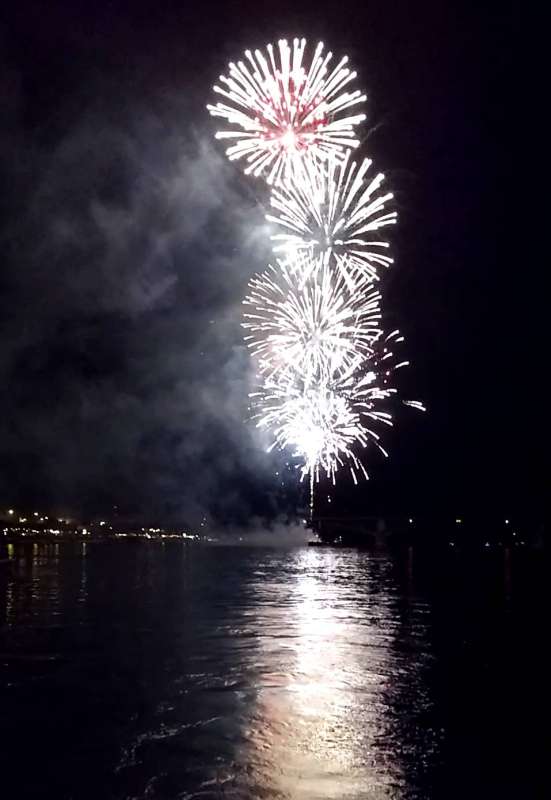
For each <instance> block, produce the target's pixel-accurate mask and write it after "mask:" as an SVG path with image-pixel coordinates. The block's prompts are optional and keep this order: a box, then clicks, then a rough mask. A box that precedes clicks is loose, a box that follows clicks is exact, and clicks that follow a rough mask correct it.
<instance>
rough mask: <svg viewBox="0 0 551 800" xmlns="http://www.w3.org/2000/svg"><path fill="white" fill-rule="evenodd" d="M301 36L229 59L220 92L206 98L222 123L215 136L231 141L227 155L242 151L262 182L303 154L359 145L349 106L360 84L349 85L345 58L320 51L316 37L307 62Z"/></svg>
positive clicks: (358, 99)
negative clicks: (224, 124) (224, 127)
mask: <svg viewBox="0 0 551 800" xmlns="http://www.w3.org/2000/svg"><path fill="white" fill-rule="evenodd" d="M305 51H306V39H294V40H293V45H292V47H290V46H289V44H288V43H287V41H286V40H285V39H282V40H280V41H279V42H278V46H277V49H276V48H274V47H273V46H272V45H271V44H269V45H268V46H267V47H266V51H265V52H263V51H262V50H255V51H254V54H253V53H252V52H251V51H250V50H246V51H245V58H246V61H238V62H237V64H235V63H230V64H229V77H226V76H225V75H221V76H220V85H219V86H218V85H217V86H214V91H215V92H216V94H218V95H221V96H222V98H223V100H222V101H219V102H217V103H216V104H215V105H210V104H209V105H208V106H207V108H208V110H209V112H210V113H211V114H212V115H213V116H215V117H221V118H222V119H224V120H225V121H226V122H227V124H228V125H229V129H228V130H221V131H219V132H218V133H217V134H216V137H217V138H218V139H225V140H229V141H231V142H233V143H232V144H231V145H230V147H228V148H227V150H226V154H227V156H228V158H229V159H230V160H234V159H244V160H245V161H246V164H247V166H246V168H245V172H246V173H247V174H250V173H252V174H253V175H255V176H258V175H264V176H265V177H266V179H267V181H268V183H274V182H276V181H278V180H279V179H280V178H281V176H282V175H283V174H284V173H286V174H289V172H290V171H293V169H294V168H295V167H296V166H297V164H299V163H302V162H304V161H305V160H306V161H311V162H315V161H318V160H325V159H327V158H328V157H331V158H333V159H338V158H340V157H342V155H343V154H344V153H345V152H346V151H347V150H348V149H350V148H353V147H356V146H357V145H358V143H359V142H358V139H356V137H355V133H354V126H355V125H357V124H358V123H360V122H361V121H362V120H363V119H365V115H364V114H361V113H355V114H354V113H352V114H348V115H347V113H346V112H348V110H349V109H351V108H352V107H354V106H357V105H358V104H360V103H362V102H363V101H364V100H365V95H363V94H361V92H360V91H359V90H354V91H348V87H349V85H350V84H351V83H353V81H354V80H355V78H356V73H355V72H353V71H351V70H350V69H349V67H348V66H347V64H348V58H347V56H345V57H344V58H342V59H341V60H340V61H339V62H338V64H337V65H336V66H334V67H333V68H331V67H330V66H329V64H330V62H331V60H332V57H333V56H332V53H330V52H328V53H326V54H324V45H323V42H320V43H319V44H318V45H317V47H316V49H315V51H314V55H313V57H312V60H311V62H310V63H309V64H308V60H307V57H306V56H305Z"/></svg>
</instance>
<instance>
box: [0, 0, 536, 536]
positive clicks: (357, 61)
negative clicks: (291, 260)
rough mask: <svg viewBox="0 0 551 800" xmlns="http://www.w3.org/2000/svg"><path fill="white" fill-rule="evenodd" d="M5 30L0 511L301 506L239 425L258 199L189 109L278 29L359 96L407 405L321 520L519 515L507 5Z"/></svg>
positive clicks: (527, 475) (523, 382)
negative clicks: (389, 210) (403, 342)
mask: <svg viewBox="0 0 551 800" xmlns="http://www.w3.org/2000/svg"><path fill="white" fill-rule="evenodd" d="M469 5H470V4H469ZM6 9H7V13H6ZM2 13H3V15H4V16H3V20H2V21H1V24H0V71H1V73H0V75H1V77H0V89H1V95H2V114H1V123H0V153H1V156H0V157H1V170H0V181H1V186H0V215H1V219H0V223H1V227H0V244H1V248H2V267H1V271H0V380H1V388H0V391H1V412H2V413H1V417H0V502H1V503H3V504H7V503H10V504H18V503H20V504H29V503H32V504H41V507H50V508H56V509H68V510H74V511H79V512H82V513H96V512H103V511H106V510H109V509H110V508H111V507H112V506H113V505H114V504H117V505H118V506H119V508H121V509H123V510H124V511H125V513H128V514H134V515H137V516H141V517H143V518H144V519H145V518H155V517H160V518H183V519H187V518H191V517H193V516H196V515H198V514H202V513H203V511H206V512H208V513H209V514H210V515H212V516H214V517H215V518H216V519H218V520H239V521H242V520H246V519H247V518H249V517H251V516H252V515H268V516H276V515H278V514H279V513H283V512H285V511H286V510H287V509H288V508H289V506H292V505H293V503H295V504H296V503H297V502H298V501H299V500H300V498H299V497H298V496H297V494H296V493H294V492H293V491H292V490H291V489H290V488H288V489H285V488H283V489H280V488H277V484H278V481H277V479H276V477H275V475H274V472H275V471H278V470H279V469H280V467H281V459H280V458H277V457H270V456H267V455H266V454H265V453H264V452H263V449H262V448H261V447H260V443H259V441H258V438H257V437H256V434H255V432H254V430H253V429H252V427H251V426H250V425H247V424H245V423H244V420H245V417H246V413H247V412H246V405H247V392H248V391H249V388H250V385H251V374H250V364H249V359H248V355H247V353H246V352H245V349H244V347H243V345H242V342H241V331H240V327H239V322H240V301H241V297H242V296H243V294H244V291H245V287H246V284H247V280H248V279H249V277H250V276H251V275H252V274H253V272H255V271H256V270H260V269H262V268H263V267H264V266H265V264H266V263H267V260H268V258H269V250H268V243H267V236H266V230H265V223H264V217H263V215H264V211H265V205H266V201H267V194H266V190H265V187H264V184H263V183H262V182H255V181H253V180H251V179H250V178H246V177H243V176H242V175H241V173H240V171H239V168H238V166H237V165H235V164H229V163H228V162H227V161H226V159H225V158H224V156H223V151H222V148H221V147H220V145H219V143H216V142H215V141H214V139H213V135H212V134H213V132H214V130H215V128H216V122H215V121H213V120H212V119H211V118H210V117H209V116H208V114H207V111H206V109H205V104H206V103H207V102H208V101H209V99H210V94H209V93H210V87H211V85H212V84H213V83H214V81H215V80H216V78H217V77H218V75H219V74H220V73H221V72H223V71H225V66H226V64H227V62H228V60H230V59H232V58H236V57H238V56H239V54H240V53H241V51H242V50H243V49H244V48H246V47H256V46H261V45H264V44H266V43H267V42H268V41H270V40H271V41H273V40H276V39H277V38H280V37H282V36H286V37H287V38H292V37H293V36H295V35H299V36H306V37H307V38H309V39H311V40H314V39H317V38H318V37H319V38H322V39H323V40H324V41H325V42H326V44H327V46H328V47H330V48H331V49H332V50H333V51H334V52H335V54H340V53H342V52H345V53H348V55H349V56H350V58H351V60H352V62H353V64H354V65H355V66H356V68H357V69H358V72H359V74H360V84H361V85H362V87H365V89H366V91H367V94H368V103H367V114H368V121H367V124H366V125H365V126H364V134H365V140H364V142H363V144H362V151H361V152H362V153H364V154H368V155H369V156H370V157H372V158H373V159H374V160H375V163H376V166H377V168H379V169H381V170H383V171H384V172H385V174H386V175H387V180H388V181H389V183H390V185H391V186H392V189H393V191H394V193H395V196H396V202H397V206H398V211H399V215H400V224H399V226H398V228H399V230H397V231H396V234H395V235H394V234H393V243H394V255H395V258H396V263H395V266H394V267H393V268H392V270H391V271H390V272H389V273H388V274H387V275H386V277H385V279H384V283H383V291H384V298H385V300H384V308H385V311H386V318H387V321H388V323H389V324H390V325H392V326H393V327H396V326H399V327H400V328H401V329H402V330H403V332H404V333H405V335H406V338H407V355H408V357H409V358H410V359H411V360H412V362H413V364H414V368H412V369H411V370H410V371H409V374H408V375H407V376H406V378H405V381H404V383H405V387H404V388H405V390H406V391H405V394H407V395H408V396H410V397H419V398H422V399H423V400H424V402H425V403H426V405H427V406H428V409H429V412H428V414H426V415H421V414H417V413H415V412H412V411H408V410H404V413H403V414H402V415H401V416H400V418H399V419H398V423H397V426H396V429H395V430H394V431H393V432H392V433H391V435H390V436H389V437H388V438H387V443H388V447H389V449H390V453H391V457H390V459H389V460H388V461H385V460H384V459H382V457H380V456H379V455H378V453H377V451H375V450H373V452H372V453H370V454H369V457H368V458H367V462H368V464H369V465H370V473H371V481H370V482H369V483H368V484H364V485H362V486H360V487H359V488H355V489H354V488H353V487H351V485H350V483H349V481H348V479H346V480H345V482H344V483H343V484H341V486H340V487H339V488H338V490H337V491H336V492H335V493H334V503H333V505H332V509H334V510H339V511H340V510H342V511H345V510H347V509H348V510H353V511H361V512H362V513H370V512H371V511H377V512H378V511H385V512H386V513H394V512H398V511H400V512H401V511H403V512H410V511H411V512H416V511H418V510H424V511H430V510H432V509H440V510H442V509H445V510H449V511H450V513H453V514H457V513H463V514H465V513H468V512H471V511H473V512H479V511H485V512H486V511H487V512H493V511H499V513H501V512H502V511H507V512H510V511H512V510H518V511H523V510H525V509H530V510H534V509H535V510H536V512H537V513H539V512H538V509H541V508H542V507H543V498H544V484H545V482H546V480H547V474H548V473H547V471H546V470H545V469H544V458H543V455H542V451H543V446H542V440H543V438H544V437H543V434H544V431H545V430H546V427H547V426H546V425H545V424H544V419H543V400H542V399H541V385H540V386H539V388H538V384H539V383H540V375H541V372H542V365H543V367H544V365H545V362H546V358H545V356H544V353H543V348H544V344H543V340H542V334H541V331H540V329H539V314H538V313H537V311H536V309H537V307H538V305H539V302H540V301H539V299H538V298H537V297H535V296H534V292H535V290H534V287H533V285H531V279H530V274H531V272H532V271H537V270H539V269H540V267H539V266H538V265H534V264H533V263H532V264H528V263H526V256H523V251H524V241H525V240H526V238H527V237H528V236H529V235H530V231H529V230H527V229H524V228H522V227H521V226H520V225H519V222H518V204H519V198H520V197H522V192H523V191H526V189H525V188H524V189H523V187H522V186H521V182H522V180H523V178H522V174H523V164H522V157H523V153H522V152H520V153H519V152H518V150H517V148H516V136H517V130H518V127H519V121H518V120H519V118H520V117H521V116H522V108H521V107H519V101H518V95H517V93H516V90H515V82H514V81H513V75H515V76H516V77H518V71H517V70H518V67H517V66H516V65H515V64H514V62H515V61H516V60H517V59H518V54H515V50H514V48H513V47H512V42H513V35H514V30H515V23H514V20H513V16H512V13H510V12H509V11H508V8H507V4H501V5H500V6H499V11H498V12H497V13H490V12H484V11H483V12H481V11H480V10H479V9H478V10H476V11H475V10H472V11H471V10H468V8H467V7H466V4H462V3H457V4H453V3H411V2H399V3H393V2H385V3H380V2H378V3H376V2H372V3H370V2H357V3H355V2H348V3H331V4H325V3H316V4H307V3H300V2H295V3H284V2H279V3H264V2H256V3H254V4H253V3H249V2H240V3H218V4H214V3H209V2H202V3H196V4H191V3H181V2H177V3H176V2H175V3H159V2H156V3H143V2H141V3H139V2H136V3H128V4H127V3H102V2H97V3H84V2H75V0H73V1H72V2H70V3H65V4H62V3H55V2H53V3H38V2H37V3H26V2H19V3H7V5H6V7H5V8H4V11H3V12H2ZM0 19H1V18H0ZM536 294H537V292H536ZM326 488H327V487H325V486H323V487H321V488H320V495H325V494H326V491H325V489H326Z"/></svg>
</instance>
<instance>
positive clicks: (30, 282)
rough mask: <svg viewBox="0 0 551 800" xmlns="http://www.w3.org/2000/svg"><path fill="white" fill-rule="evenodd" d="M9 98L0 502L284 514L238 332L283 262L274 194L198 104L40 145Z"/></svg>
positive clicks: (87, 127) (94, 118) (80, 127)
mask: <svg viewBox="0 0 551 800" xmlns="http://www.w3.org/2000/svg"><path fill="white" fill-rule="evenodd" d="M10 87H11V95H12V99H11V101H10V103H9V104H8V108H9V109H10V111H11V113H10V114H7V116H6V118H5V120H4V123H3V124H4V127H3V130H2V133H1V141H0V143H1V146H2V152H3V154H4V158H3V164H2V176H1V179H2V197H3V203H4V207H3V209H2V211H3V217H4V220H5V222H4V225H3V228H2V231H1V244H2V251H3V260H4V265H3V270H2V277H1V281H2V287H1V288H2V293H1V295H2V300H1V304H2V305H1V330H0V336H1V342H0V378H1V382H2V395H3V397H2V407H3V413H2V419H1V421H0V447H1V450H2V458H1V461H0V496H1V497H2V499H3V500H5V502H12V503H17V502H20V503H23V502H25V503H28V502H33V503H34V502H36V503H47V504H48V505H50V506H51V505H53V506H55V507H57V508H62V507H68V508H70V509H75V510H82V511H85V512H96V511H98V512H99V511H103V512H105V511H108V510H109V509H111V508H112V506H114V505H117V506H118V507H119V510H120V513H127V514H129V515H132V514H137V515H142V516H151V517H152V518H153V517H158V516H159V515H161V517H163V518H165V517H166V518H170V519H173V518H182V519H185V520H190V521H193V520H194V519H197V518H199V517H201V518H202V517H203V516H204V515H207V516H208V515H211V516H212V517H213V518H214V519H215V520H216V521H217V522H218V523H220V524H223V523H225V522H232V523H234V524H236V523H241V522H243V521H244V520H247V519H249V518H250V517H251V516H252V515H254V514H257V515H258V514H261V515H267V516H270V515H275V514H277V513H279V512H280V511H281V506H282V502H284V501H283V495H284V494H285V491H286V490H285V487H282V486H281V482H278V481H277V479H275V478H274V472H276V471H279V470H280V469H282V459H281V457H279V456H274V455H272V456H268V455H267V454H266V451H265V447H263V446H262V443H261V442H260V441H259V439H258V436H257V433H256V432H255V428H254V425H252V424H250V423H247V422H246V420H247V417H248V411H247V399H248V398H247V395H248V392H249V391H250V388H251V386H252V380H253V377H252V374H251V365H250V359H249V356H248V353H247V352H246V348H245V347H244V345H243V343H242V335H241V329H240V314H241V299H242V297H243V295H244V293H245V288H246V284H247V281H248V279H249V277H250V276H251V275H252V273H253V272H254V271H256V270H258V269H261V268H263V267H264V265H265V264H266V263H267V261H268V259H269V253H268V251H267V247H268V237H267V236H266V232H265V230H264V213H263V209H262V206H261V203H262V201H263V199H264V198H263V197H262V191H263V189H262V187H261V186H258V187H255V188H254V189H251V186H250V183H249V182H248V181H244V180H242V178H241V176H240V174H239V172H238V171H237V170H236V169H235V168H234V167H233V166H232V165H230V164H228V163H227V161H226V159H225V158H224V157H223V154H222V153H221V152H219V151H218V150H217V148H216V144H215V142H214V140H213V138H212V131H211V130H210V127H209V121H208V119H207V118H206V113H205V119H204V120H203V121H202V122H203V123H204V124H201V125H200V126H198V127H197V126H194V125H192V124H190V120H189V114H188V111H189V109H188V108H187V107H186V103H185V102H184V101H177V102H176V101H174V100H167V99H165V100H164V101H163V103H161V104H159V103H157V107H156V108H155V110H154V111H153V110H152V108H151V107H145V106H143V105H140V104H139V103H135V104H133V105H132V104H127V105H126V106H125V107H124V108H122V109H118V108H116V107H115V104H114V103H112V104H111V105H108V107H107V108H106V107H105V106H102V107H93V104H92V107H89V108H86V110H83V111H82V112H81V113H80V114H79V115H77V117H75V119H74V121H73V120H72V119H71V120H70V121H68V122H67V124H62V125H59V126H58V127H55V126H54V130H53V131H51V130H46V131H45V130H44V129H43V128H42V129H40V130H38V131H37V130H32V131H30V132H29V130H28V129H27V128H25V127H24V126H22V125H21V123H20V119H19V114H20V104H19V103H18V97H17V95H18V81H17V75H12V78H11V79H10ZM159 106H160V107H159ZM278 483H279V490H280V491H279V490H278V492H277V493H274V486H275V485H276V484H278ZM281 493H283V494H281Z"/></svg>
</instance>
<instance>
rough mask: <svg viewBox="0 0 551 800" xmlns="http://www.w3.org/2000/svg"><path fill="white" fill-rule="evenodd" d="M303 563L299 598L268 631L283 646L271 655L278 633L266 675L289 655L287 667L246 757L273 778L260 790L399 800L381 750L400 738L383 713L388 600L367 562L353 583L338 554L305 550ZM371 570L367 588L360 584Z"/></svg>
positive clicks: (270, 690) (270, 693)
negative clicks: (277, 636)
mask: <svg viewBox="0 0 551 800" xmlns="http://www.w3.org/2000/svg"><path fill="white" fill-rule="evenodd" d="M347 558H348V560H350V555H349V554H348V555H347ZM358 558H359V559H361V558H362V557H361V556H358ZM297 560H298V563H297V565H296V571H295V570H294V571H295V579H294V586H293V590H292V596H291V597H289V602H288V604H287V605H286V607H285V611H284V613H283V616H282V617H281V616H280V617H279V618H277V617H276V616H274V618H273V619H272V620H271V624H270V629H273V630H276V629H277V630H279V631H280V632H281V637H282V638H283V639H284V643H282V642H281V641H280V642H279V648H278V649H276V650H274V647H273V641H274V640H273V636H272V635H269V636H267V638H266V639H262V640H261V641H262V643H263V646H262V647H261V650H262V653H261V660H262V662H263V665H264V669H267V668H269V666H270V662H273V664H274V665H280V663H281V658H282V654H283V653H285V656H286V666H287V669H286V671H285V673H283V674H282V672H281V667H280V666H279V667H277V666H276V669H275V670H274V675H273V676H272V678H271V679H270V680H269V681H268V685H267V686H265V687H264V688H263V690H262V691H261V692H260V693H259V696H258V708H257V713H256V714H255V717H256V719H257V720H258V729H257V730H256V731H255V732H254V735H253V736H252V737H251V740H250V746H251V748H252V752H249V753H247V754H245V758H247V760H248V761H249V763H251V762H252V763H256V764H261V766H260V770H261V771H262V772H264V773H266V772H269V781H268V780H267V778H268V776H267V775H266V774H264V776H263V780H262V783H263V785H266V783H268V782H269V785H270V786H272V787H273V789H274V795H273V796H274V797H282V798H283V797H284V798H293V800H307V798H308V800H310V799H311V798H316V799H319V800H321V799H322V798H327V799H328V798H333V799H334V800H337V799H338V800H341V799H342V798H346V797H353V798H360V797H367V796H369V797H371V796H373V797H376V798H391V797H395V796H396V795H395V793H394V792H395V789H396V786H397V785H399V784H400V783H401V781H402V778H403V776H402V774H401V765H400V763H399V762H397V761H396V760H393V761H389V760H388V756H387V754H386V751H385V748H384V747H382V746H381V742H384V741H386V740H388V741H390V739H391V738H392V736H393V733H392V730H391V729H390V724H391V722H390V721H389V719H388V717H387V716H386V714H385V709H386V707H387V693H388V691H389V689H391V687H392V683H393V674H394V673H396V671H397V670H396V666H395V664H394V663H393V651H392V644H393V641H394V635H393V624H392V619H391V613H392V611H391V608H390V606H389V602H388V600H389V598H388V596H387V594H386V593H384V592H383V593H377V592H376V591H373V590H372V589H370V587H369V563H368V562H367V561H365V562H363V561H362V563H361V564H360V565H358V564H352V568H353V573H352V572H351V574H350V576H348V577H353V575H355V580H354V581H353V582H352V583H351V582H349V581H347V580H346V577H347V576H346V575H345V574H343V563H342V561H343V559H342V556H341V555H340V554H336V553H335V552H334V551H332V552H328V551H326V552H320V551H315V550H308V551H302V552H300V553H297ZM364 563H365V565H366V567H367V570H366V571H367V574H365V575H361V577H362V578H365V581H366V585H364V584H363V583H362V582H360V583H358V566H359V568H360V572H362V571H363V569H364ZM345 569H346V567H345ZM335 576H337V580H335ZM343 579H344V580H343ZM366 597H368V598H369V601H370V602H369V609H366V606H365V600H366ZM281 610H282V607H281V606H278V607H276V606H274V607H273V609H272V611H273V612H275V614H277V612H278V611H281ZM276 675H277V677H276ZM257 748H258V749H257ZM255 750H256V752H255ZM367 792H373V794H367ZM280 793H281V794H280Z"/></svg>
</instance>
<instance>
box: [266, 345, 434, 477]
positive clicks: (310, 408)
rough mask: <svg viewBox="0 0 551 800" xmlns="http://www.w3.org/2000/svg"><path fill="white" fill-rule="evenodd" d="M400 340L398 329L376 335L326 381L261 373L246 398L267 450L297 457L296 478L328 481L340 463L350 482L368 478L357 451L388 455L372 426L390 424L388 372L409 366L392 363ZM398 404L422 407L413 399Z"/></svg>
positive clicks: (393, 393)
mask: <svg viewBox="0 0 551 800" xmlns="http://www.w3.org/2000/svg"><path fill="white" fill-rule="evenodd" d="M403 341H404V337H403V336H401V334H400V332H399V331H393V332H392V333H391V334H389V335H388V336H385V335H384V334H382V333H381V334H380V336H379V337H378V340H377V343H376V346H375V347H374V348H373V350H372V353H371V356H370V357H369V358H364V359H362V363H361V366H360V367H358V366H357V365H356V366H354V367H351V368H350V369H349V370H348V371H345V372H341V373H338V374H336V375H334V376H333V377H332V379H331V380H329V381H325V380H318V381H317V382H316V383H312V384H306V383H305V381H304V375H303V373H302V372H301V371H300V370H295V369H293V367H288V368H287V369H285V370H284V371H282V372H280V373H277V374H274V373H272V374H270V375H269V376H268V377H266V378H265V379H264V380H263V382H262V383H261V385H260V387H259V389H258V391H256V392H254V393H252V394H251V402H252V407H253V412H254V416H255V418H256V420H257V426H258V427H259V428H265V429H267V430H269V431H270V433H271V435H272V436H273V442H272V445H271V447H270V448H269V449H274V448H277V449H280V450H285V449H290V450H291V452H292V454H293V456H294V457H296V458H298V459H299V461H300V464H299V468H300V470H301V477H304V476H305V475H308V474H309V475H310V477H311V480H312V482H313V481H314V480H319V477H320V473H324V474H325V475H326V476H327V477H329V478H330V479H331V480H332V481H333V483H334V482H335V478H336V474H337V471H338V470H339V469H340V468H344V467H346V468H348V469H349V471H350V474H351V476H352V479H353V481H354V483H357V481H358V476H360V475H363V477H364V478H368V477H369V476H368V473H367V470H366V467H365V465H364V463H363V460H362V456H363V452H362V451H364V450H365V449H366V448H367V447H368V445H369V444H370V443H371V444H372V445H374V446H375V447H377V448H378V449H379V450H380V451H381V452H382V453H383V455H384V456H387V455H388V453H387V452H386V450H385V449H384V447H383V446H382V444H381V437H380V434H379V433H378V430H377V429H378V428H379V427H380V426H381V425H388V426H391V425H392V424H393V414H392V413H391V411H390V408H391V400H392V399H393V398H397V389H396V387H395V386H393V379H394V373H395V372H396V371H397V370H398V369H401V368H402V367H405V366H407V365H408V364H409V362H408V361H400V362H397V363H396V357H395V353H394V351H393V347H394V345H396V344H398V343H400V342H403ZM402 402H403V403H404V404H405V405H409V406H412V407H414V408H417V409H418V410H422V411H423V410H424V406H423V404H422V403H420V402H419V401H417V400H412V401H410V400H408V401H402ZM358 451H359V452H358Z"/></svg>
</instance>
